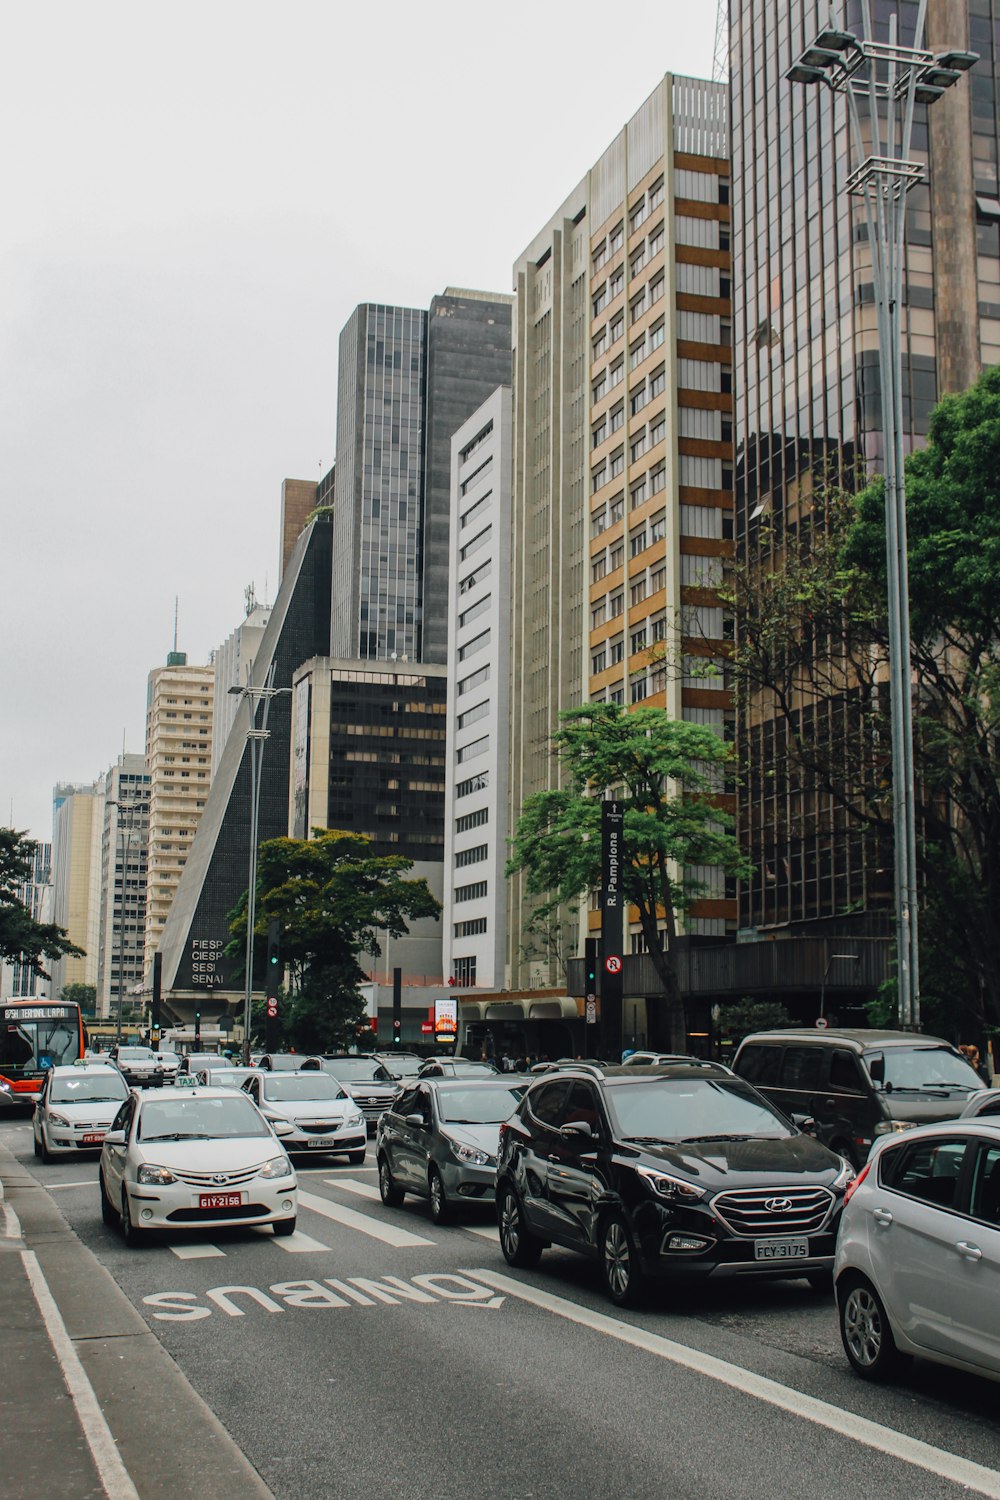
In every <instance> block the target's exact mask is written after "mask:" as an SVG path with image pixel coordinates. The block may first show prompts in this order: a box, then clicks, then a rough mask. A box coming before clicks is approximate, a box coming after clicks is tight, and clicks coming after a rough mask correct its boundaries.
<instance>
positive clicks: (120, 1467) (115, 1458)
mask: <svg viewBox="0 0 1000 1500" xmlns="http://www.w3.org/2000/svg"><path fill="white" fill-rule="evenodd" d="M21 1260H22V1261H23V1262H24V1269H25V1271H26V1272H27V1276H28V1280H29V1282H30V1283H31V1290H32V1292H33V1293H34V1294H35V1301H36V1302H37V1303H38V1310H39V1312H40V1313H41V1315H42V1319H43V1321H44V1323H45V1328H46V1332H47V1333H48V1335H49V1340H50V1342H51V1344H52V1348H53V1350H54V1351H55V1356H56V1359H57V1360H58V1361H59V1368H60V1369H61V1370H62V1375H63V1380H64V1381H65V1382H66V1389H67V1390H68V1391H69V1394H70V1397H71V1399H72V1401H73V1405H74V1406H75V1407H76V1414H77V1417H78V1418H79V1422H80V1426H81V1427H82V1428H83V1435H84V1437H85V1438H86V1440H87V1447H88V1448H89V1449H90V1453H91V1457H92V1458H93V1460H94V1464H95V1467H96V1469H97V1472H98V1475H99V1476H100V1480H101V1485H102V1487H103V1489H104V1493H105V1495H106V1496H107V1500H139V1492H138V1490H137V1489H136V1487H135V1485H134V1484H133V1483H132V1480H131V1478H130V1477H129V1472H128V1470H127V1469H126V1467H125V1465H124V1464H123V1463H122V1459H121V1454H120V1453H119V1452H118V1448H117V1446H116V1444H115V1440H114V1438H113V1437H112V1435H111V1429H110V1428H109V1426H108V1424H107V1422H106V1421H105V1420H104V1414H103V1412H102V1411H101V1408H100V1405H99V1403H98V1400H97V1396H96V1395H95V1394H94V1387H93V1386H92V1385H91V1383H90V1381H89V1380H88V1379H87V1374H86V1371H85V1370H84V1368H83V1366H82V1364H81V1363H80V1359H79V1356H78V1355H77V1352H76V1350H75V1349H74V1347H73V1341H72V1339H71V1338H70V1336H69V1334H68V1333H67V1331H66V1324H65V1323H64V1322H63V1320H62V1316H61V1314H60V1312H59V1309H58V1307H57V1306H56V1302H55V1298H54V1297H53V1295H52V1293H51V1291H50V1290H49V1284H48V1282H47V1281H46V1280H45V1277H44V1275H43V1273H42V1268H41V1266H40V1265H39V1264H38V1257H37V1256H36V1254H35V1252H34V1251H33V1250H22V1251H21Z"/></svg>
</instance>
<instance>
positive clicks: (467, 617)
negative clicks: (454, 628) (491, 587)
mask: <svg viewBox="0 0 1000 1500" xmlns="http://www.w3.org/2000/svg"><path fill="white" fill-rule="evenodd" d="M492 603H493V595H492V594H486V595H485V596H484V597H483V598H482V599H479V600H477V601H476V603H475V604H470V605H469V607H468V609H467V610H465V611H464V612H463V613H462V614H460V615H459V617H458V625H459V629H460V630H461V629H463V628H464V627H465V626H466V625H470V624H471V623H472V621H473V620H478V619H479V616H480V615H484V614H486V612H487V610H488V609H489V608H490V606H491V605H492Z"/></svg>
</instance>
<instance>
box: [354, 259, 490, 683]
mask: <svg viewBox="0 0 1000 1500" xmlns="http://www.w3.org/2000/svg"><path fill="white" fill-rule="evenodd" d="M510 307H511V298H510V297H507V296H505V295H503V294H500V293H485V292H475V291H462V290H457V289H455V288H452V287H449V288H447V289H446V291H445V292H444V293H443V294H442V295H441V296H437V297H434V298H433V300H432V302H431V306H430V311H429V313H428V312H423V311H421V310H419V309H416V308H405V307H386V306H382V305H380V304H373V303H363V304H362V305H361V306H360V307H358V308H356V310H355V311H354V313H353V314H352V316H351V318H350V319H349V320H348V322H347V324H346V325H345V327H344V330H343V332H342V333H341V336H340V367H339V382H338V391H337V462H336V466H335V476H334V486H333V494H334V507H333V526H334V534H333V559H334V561H333V570H334V571H333V588H332V609H331V631H330V651H331V654H332V655H333V656H336V657H338V658H340V659H342V660H351V659H355V660H357V659H362V660H372V659H374V660H382V661H387V660H393V659H395V660H404V659H405V660H407V661H424V660H426V661H433V662H437V663H439V664H440V665H443V664H444V661H445V655H446V651H447V640H448V622H447V608H446V599H447V579H448V514H449V503H450V499H449V497H450V487H449V486H450V464H451V448H450V444H451V435H452V433H453V432H454V431H455V429H456V427H458V426H460V425H461V423H462V422H464V421H465V419H466V418H467V417H468V416H469V415H470V413H471V412H473V411H474V410H475V408H476V407H477V406H478V405H479V403H480V402H481V401H482V400H484V399H485V397H486V396H488V395H489V393H490V391H492V390H494V389H495V388H496V386H497V385H499V384H501V383H503V382H504V381H506V380H509V379H510Z"/></svg>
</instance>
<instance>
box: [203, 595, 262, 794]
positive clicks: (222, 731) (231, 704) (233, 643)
mask: <svg viewBox="0 0 1000 1500" xmlns="http://www.w3.org/2000/svg"><path fill="white" fill-rule="evenodd" d="M270 616H271V606H270V605H269V604H257V603H256V601H255V600H254V597H253V590H252V589H248V590H247V613H246V618H245V619H244V620H243V622H242V624H240V625H237V627H236V629H235V630H234V631H233V633H232V635H230V636H228V637H227V639H226V640H225V641H223V643H222V645H221V646H220V647H219V648H218V650H217V651H216V652H215V660H214V663H213V665H214V667H215V688H214V692H213V699H212V776H213V777H214V776H215V773H216V771H217V770H218V769H219V761H220V760H221V759H222V752H223V750H224V749H225V747H226V740H227V739H228V738H229V731H230V729H232V727H233V724H234V723H235V720H236V716H237V714H238V713H242V714H243V716H244V718H245V717H246V712H247V709H246V704H245V702H244V701H243V700H242V699H240V698H238V697H237V696H236V694H235V693H232V692H230V689H231V688H242V687H246V684H247V681H248V677H247V674H248V671H249V668H250V665H251V663H252V662H253V659H254V657H255V656H256V654H257V651H258V649H259V647H260V643H261V639H262V637H263V635H264V629H265V626H266V625H267V622H268V620H269V619H270Z"/></svg>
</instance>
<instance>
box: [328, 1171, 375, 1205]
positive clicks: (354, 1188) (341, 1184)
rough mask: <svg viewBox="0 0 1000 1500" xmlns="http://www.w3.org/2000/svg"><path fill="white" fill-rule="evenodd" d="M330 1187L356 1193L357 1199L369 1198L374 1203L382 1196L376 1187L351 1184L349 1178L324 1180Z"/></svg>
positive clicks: (366, 1183)
mask: <svg viewBox="0 0 1000 1500" xmlns="http://www.w3.org/2000/svg"><path fill="white" fill-rule="evenodd" d="M324 1180H325V1181H326V1182H328V1183H329V1184H330V1186H331V1187H338V1188H344V1190H345V1191H346V1192H348V1193H356V1194H357V1195H358V1197H359V1198H370V1199H372V1200H373V1201H375V1202H376V1203H377V1202H378V1201H379V1200H380V1199H381V1197H382V1194H381V1193H380V1192H379V1190H378V1188H377V1187H372V1185H371V1183H370V1182H352V1181H351V1179H350V1178H349V1177H327V1178H325V1179H324Z"/></svg>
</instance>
